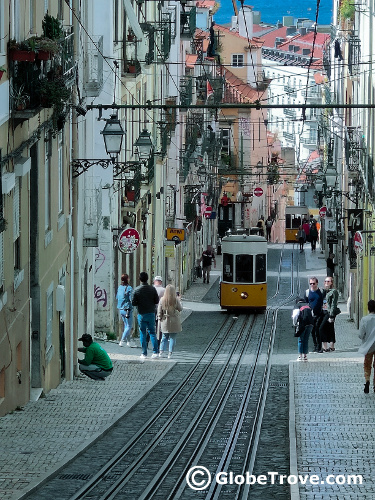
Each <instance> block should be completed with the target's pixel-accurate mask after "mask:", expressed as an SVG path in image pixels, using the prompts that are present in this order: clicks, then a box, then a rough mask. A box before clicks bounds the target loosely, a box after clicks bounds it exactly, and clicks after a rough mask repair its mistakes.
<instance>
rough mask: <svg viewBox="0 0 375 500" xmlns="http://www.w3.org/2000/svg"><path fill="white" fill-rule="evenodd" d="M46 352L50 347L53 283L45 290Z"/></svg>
mask: <svg viewBox="0 0 375 500" xmlns="http://www.w3.org/2000/svg"><path fill="white" fill-rule="evenodd" d="M46 306H47V308H46V315H47V324H46V351H48V349H49V348H50V347H51V346H52V319H53V283H51V285H50V286H49V287H48V290H47V302H46Z"/></svg>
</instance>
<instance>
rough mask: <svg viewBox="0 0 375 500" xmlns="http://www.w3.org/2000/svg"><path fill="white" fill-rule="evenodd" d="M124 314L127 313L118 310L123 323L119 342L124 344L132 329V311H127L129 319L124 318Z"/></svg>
mask: <svg viewBox="0 0 375 500" xmlns="http://www.w3.org/2000/svg"><path fill="white" fill-rule="evenodd" d="M126 312H127V311H124V309H120V315H121V318H122V321H123V322H124V331H123V333H122V337H121V342H124V341H125V340H126V341H129V339H130V332H131V331H132V328H133V320H134V316H133V309H131V310H130V311H129V318H127V317H126Z"/></svg>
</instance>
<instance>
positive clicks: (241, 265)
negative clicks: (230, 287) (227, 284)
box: [236, 254, 253, 283]
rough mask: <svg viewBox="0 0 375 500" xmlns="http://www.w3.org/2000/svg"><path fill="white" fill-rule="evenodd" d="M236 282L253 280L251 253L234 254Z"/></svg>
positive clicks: (250, 281)
mask: <svg viewBox="0 0 375 500" xmlns="http://www.w3.org/2000/svg"><path fill="white" fill-rule="evenodd" d="M236 282H238V283H252V282H253V256H252V255H247V254H244V255H236Z"/></svg>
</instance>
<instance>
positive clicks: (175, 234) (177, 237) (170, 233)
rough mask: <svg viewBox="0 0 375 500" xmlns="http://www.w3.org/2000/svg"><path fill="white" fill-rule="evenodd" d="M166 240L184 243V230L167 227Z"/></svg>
mask: <svg viewBox="0 0 375 500" xmlns="http://www.w3.org/2000/svg"><path fill="white" fill-rule="evenodd" d="M166 238H167V240H168V241H185V229H179V228H177V227H168V228H167V234H166Z"/></svg>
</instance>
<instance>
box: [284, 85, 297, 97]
mask: <svg viewBox="0 0 375 500" xmlns="http://www.w3.org/2000/svg"><path fill="white" fill-rule="evenodd" d="M284 92H286V93H287V94H288V95H289V97H297V90H296V89H294V88H293V87H291V86H290V85H284Z"/></svg>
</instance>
